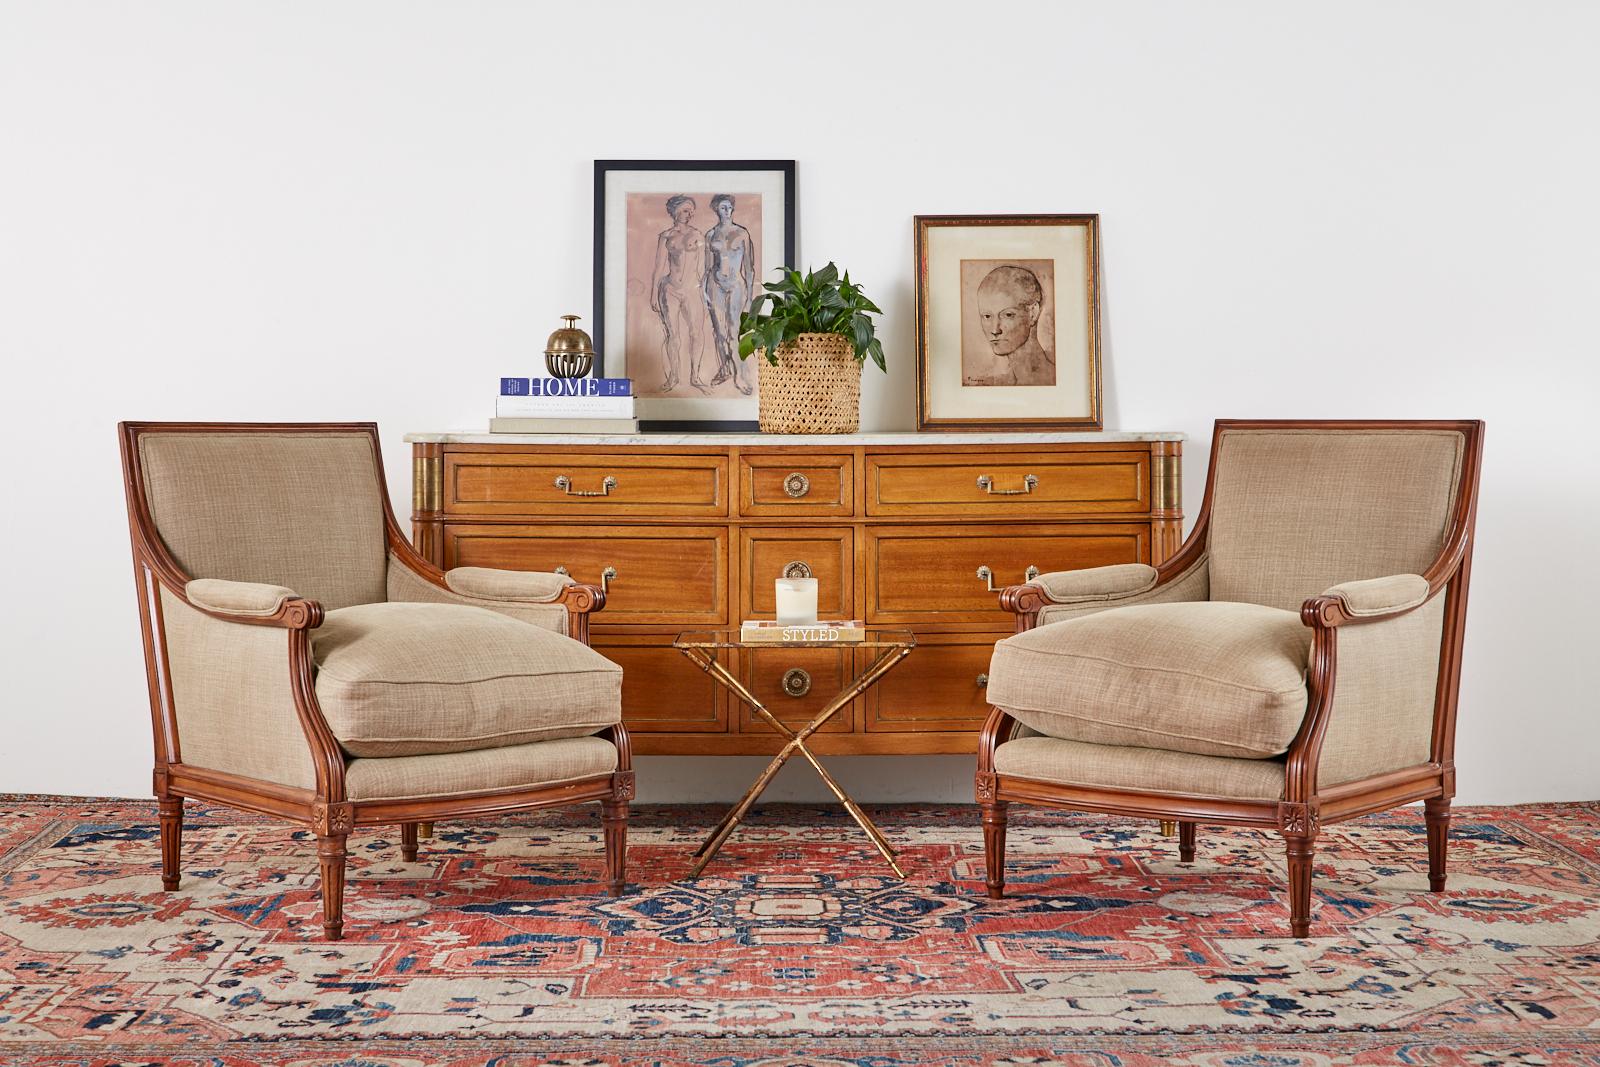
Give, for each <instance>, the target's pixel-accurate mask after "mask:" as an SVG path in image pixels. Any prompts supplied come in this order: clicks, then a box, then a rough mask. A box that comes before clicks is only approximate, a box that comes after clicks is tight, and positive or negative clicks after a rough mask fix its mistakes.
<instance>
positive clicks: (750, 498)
mask: <svg viewBox="0 0 1600 1067" xmlns="http://www.w3.org/2000/svg"><path fill="white" fill-rule="evenodd" d="M854 474H855V463H854V460H853V457H851V456H849V455H842V456H816V455H805V454H802V455H788V454H782V453H780V454H778V455H759V454H757V455H741V456H740V457H739V514H741V515H751V516H771V517H781V516H793V517H799V516H811V515H839V516H843V515H850V514H852V513H853V512H854V511H855V477H854Z"/></svg>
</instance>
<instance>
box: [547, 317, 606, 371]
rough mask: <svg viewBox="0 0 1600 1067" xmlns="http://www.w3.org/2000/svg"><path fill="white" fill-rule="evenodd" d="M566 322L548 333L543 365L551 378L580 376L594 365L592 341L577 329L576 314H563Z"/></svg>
mask: <svg viewBox="0 0 1600 1067" xmlns="http://www.w3.org/2000/svg"><path fill="white" fill-rule="evenodd" d="M561 317H562V318H563V319H565V320H566V322H567V324H566V325H565V326H563V327H561V329H559V330H557V331H556V332H555V333H552V334H551V335H550V340H548V341H546V342H545V346H544V365H545V367H546V368H547V369H548V370H549V371H550V376H551V377H552V378H582V377H583V376H584V375H586V374H588V373H589V368H590V367H592V366H594V341H593V340H592V339H591V338H590V337H589V335H588V334H586V333H584V332H583V331H582V330H580V329H578V316H577V315H563V316H561Z"/></svg>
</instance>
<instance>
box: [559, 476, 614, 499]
mask: <svg viewBox="0 0 1600 1067" xmlns="http://www.w3.org/2000/svg"><path fill="white" fill-rule="evenodd" d="M616 487H617V480H616V479H615V478H613V477H612V476H611V475H609V474H608V475H606V476H605V478H603V479H602V480H601V482H600V488H598V489H574V488H572V479H571V478H568V477H567V476H566V475H565V474H558V475H556V488H557V489H559V490H561V491H562V492H563V493H565V494H567V495H568V496H610V495H611V490H613V489H615V488H616Z"/></svg>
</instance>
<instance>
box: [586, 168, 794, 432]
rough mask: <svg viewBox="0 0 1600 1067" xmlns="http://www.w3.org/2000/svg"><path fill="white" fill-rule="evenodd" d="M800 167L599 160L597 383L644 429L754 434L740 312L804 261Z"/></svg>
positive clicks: (752, 377) (752, 383) (753, 388)
mask: <svg viewBox="0 0 1600 1067" xmlns="http://www.w3.org/2000/svg"><path fill="white" fill-rule="evenodd" d="M795 220H796V199H795V162H794V160H660V159H653V160H638V159H635V160H617V159H602V160H596V161H595V164H594V317H593V320H592V326H593V330H592V331H591V333H592V336H593V338H594V343H595V353H596V358H595V364H596V371H595V374H596V376H609V377H618V378H621V377H626V378H631V379H632V380H633V395H634V398H635V408H636V410H637V412H638V416H639V419H640V424H641V428H643V429H646V430H683V431H692V430H699V431H724V432H731V431H745V430H754V429H755V428H756V426H757V421H756V420H757V411H758V401H757V396H756V393H757V390H758V388H759V386H758V384H757V375H756V367H755V363H754V361H753V360H740V359H739V316H740V314H741V313H742V312H744V311H746V310H748V309H749V306H750V301H751V300H752V299H753V298H754V297H755V295H756V294H757V293H759V292H761V285H762V284H763V283H766V282H770V281H773V280H774V279H775V278H776V277H777V274H776V273H775V272H776V271H777V270H778V268H782V267H792V266H793V265H794V264H795V263H796V262H797V261H798V249H797V247H796V227H795Z"/></svg>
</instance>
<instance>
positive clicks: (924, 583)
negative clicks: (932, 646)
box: [866, 522, 1150, 629]
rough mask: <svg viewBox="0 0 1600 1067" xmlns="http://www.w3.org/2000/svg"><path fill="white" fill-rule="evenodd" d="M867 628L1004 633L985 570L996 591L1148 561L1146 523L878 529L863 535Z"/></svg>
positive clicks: (1005, 619) (1004, 618) (1004, 619)
mask: <svg viewBox="0 0 1600 1067" xmlns="http://www.w3.org/2000/svg"><path fill="white" fill-rule="evenodd" d="M866 535H867V552H866V566H867V575H866V578H867V602H866V616H867V621H868V622H875V623H885V624H911V625H916V624H920V623H928V622H981V623H986V624H989V625H991V626H993V627H995V628H996V629H1004V628H1005V627H1006V626H1007V625H1008V624H1009V623H1010V622H1011V621H1012V617H1011V615H1010V613H1009V612H1004V611H1001V610H1000V603H999V598H998V596H997V595H996V594H995V593H993V592H990V591H989V590H988V589H987V588H985V585H986V583H985V581H984V579H982V578H980V577H978V573H977V571H978V568H979V567H988V568H989V571H990V573H991V574H992V575H993V579H992V580H993V584H994V586H995V588H996V590H999V589H1003V588H1005V587H1006V586H1008V585H1019V584H1021V583H1022V582H1024V581H1026V580H1027V578H1028V576H1029V574H1028V572H1029V568H1038V571H1040V572H1043V571H1063V570H1074V569H1076V568H1080V567H1102V566H1105V565H1107V564H1111V563H1148V562H1149V560H1150V524H1149V523H1142V524H1141V523H1131V522H1130V523H1094V524H1088V523H1085V524H1066V523H1063V524H1060V525H1055V526H1037V525H1029V526H882V527H877V528H868V530H867V534H866Z"/></svg>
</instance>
